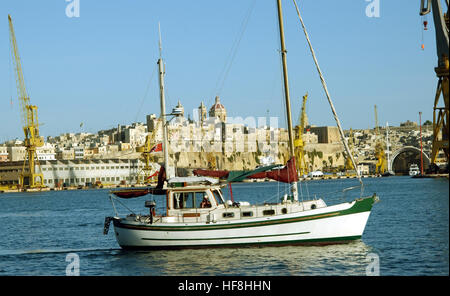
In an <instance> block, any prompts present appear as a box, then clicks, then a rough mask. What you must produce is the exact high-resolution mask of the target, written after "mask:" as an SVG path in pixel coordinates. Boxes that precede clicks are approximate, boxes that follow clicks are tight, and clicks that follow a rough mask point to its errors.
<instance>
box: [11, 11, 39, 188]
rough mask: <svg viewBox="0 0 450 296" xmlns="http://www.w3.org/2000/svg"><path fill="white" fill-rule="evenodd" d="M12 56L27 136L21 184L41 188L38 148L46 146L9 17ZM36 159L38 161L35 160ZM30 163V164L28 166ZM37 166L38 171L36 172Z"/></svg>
mask: <svg viewBox="0 0 450 296" xmlns="http://www.w3.org/2000/svg"><path fill="white" fill-rule="evenodd" d="M8 22H9V33H10V46H11V55H12V56H13V62H14V70H15V72H16V84H17V95H18V99H19V102H20V107H21V112H22V125H23V132H24V134H25V140H24V145H25V148H26V152H27V153H26V156H27V157H28V162H27V158H25V160H24V163H23V168H22V173H21V174H20V180H19V184H20V186H22V187H23V188H40V187H45V186H44V185H43V179H44V178H43V174H42V172H41V170H40V165H39V161H38V160H37V157H36V148H37V147H41V146H43V145H44V140H43V138H42V137H40V136H39V123H38V116H37V107H36V106H33V105H31V104H30V97H29V96H28V93H27V89H26V87H25V80H24V78H23V71H22V65H21V62H20V56H19V50H18V47H17V41H16V36H15V33H14V27H13V23H12V19H11V16H10V15H8ZM35 158H36V160H35ZM27 163H28V164H27ZM36 165H37V167H38V170H36Z"/></svg>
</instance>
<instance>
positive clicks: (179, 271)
mask: <svg viewBox="0 0 450 296" xmlns="http://www.w3.org/2000/svg"><path fill="white" fill-rule="evenodd" d="M448 182H449V181H448V179H445V178H440V179H412V178H410V177H388V178H370V179H364V185H365V190H364V191H365V194H367V195H370V194H373V193H374V192H376V194H377V195H378V196H379V197H380V202H379V203H377V204H375V205H374V208H373V211H372V214H371V216H370V218H369V221H368V223H367V226H366V229H365V232H364V235H363V238H362V240H359V241H355V242H352V243H349V244H342V245H328V246H287V247H250V248H224V249H200V250H160V251H125V250H121V249H120V247H119V246H118V245H117V242H116V240H115V238H114V235H113V233H112V231H110V233H109V234H108V235H106V236H104V235H103V222H104V217H105V216H112V215H113V210H112V207H111V203H110V202H109V199H108V190H106V189H105V190H102V189H100V190H73V191H48V192H40V193H39V192H38V193H3V194H0V233H1V236H0V275H56V276H65V275H66V269H67V267H68V264H70V262H71V261H70V260H66V259H68V258H72V257H70V256H76V257H77V258H78V260H79V261H78V262H79V273H80V275H85V276H89V275H130V276H131V275H156V276H159V275H178V276H185V275H194V276H195V275H220V276H223V275H235V276H256V275H258V276H260V275H267V276H278V275H305V276H309V275H314V276H317V275H319V276H322V275H323V276H328V275H338V276H341V275H349V276H354V275H355V276H364V275H366V274H367V271H368V270H369V272H371V271H373V270H374V269H373V268H371V267H370V266H371V263H372V266H373V263H377V265H378V266H379V274H380V275H382V276H391V275H394V276H397V275H426V276H428V275H447V276H448V275H449V247H448V246H449V228H448V224H449V183H448ZM357 184H358V182H357V180H355V179H340V180H315V181H308V182H306V183H303V184H302V185H301V187H300V188H299V189H300V191H301V193H302V196H303V198H304V199H306V198H307V196H309V198H314V197H323V198H324V199H325V201H326V202H327V203H329V204H331V203H333V202H339V201H341V202H342V200H344V199H345V200H350V199H351V198H352V194H353V197H355V195H356V196H359V190H356V191H352V192H353V193H352V194H349V193H347V194H346V196H343V194H342V190H343V189H344V188H347V187H350V186H355V185H357ZM232 189H233V196H234V198H235V200H238V201H249V202H260V203H261V202H263V201H266V200H268V199H269V197H273V196H275V198H276V197H277V196H278V195H281V196H282V193H283V191H284V190H285V189H286V186H285V185H281V184H278V183H275V182H267V183H240V184H233V188H232ZM224 192H225V193H226V194H228V188H224ZM329 195H331V196H333V198H331V199H330V198H329ZM146 198H148V197H142V198H138V199H135V200H130V201H128V202H127V206H129V207H130V208H131V209H132V210H134V211H136V212H137V213H139V212H141V213H144V212H146V209H145V208H144V207H143V204H144V200H145V199H146ZM155 200H156V202H157V203H158V205H159V207H158V210H161V208H162V206H163V200H162V199H161V198H160V197H156V198H155ZM120 212H121V213H124V214H125V213H126V211H125V210H123V209H120ZM69 254H72V255H69ZM73 254H75V255H73ZM68 255H69V256H68ZM212 258H213V260H212ZM374 258H376V259H374Z"/></svg>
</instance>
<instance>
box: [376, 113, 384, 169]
mask: <svg viewBox="0 0 450 296" xmlns="http://www.w3.org/2000/svg"><path fill="white" fill-rule="evenodd" d="M374 109H375V157H376V158H377V163H376V165H375V173H377V174H384V172H385V171H386V153H385V152H384V144H383V141H382V140H381V139H380V132H379V128H378V112H377V105H375V108H374Z"/></svg>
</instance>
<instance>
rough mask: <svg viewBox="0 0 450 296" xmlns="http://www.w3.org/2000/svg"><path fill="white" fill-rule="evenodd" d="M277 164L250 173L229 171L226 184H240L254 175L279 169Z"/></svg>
mask: <svg viewBox="0 0 450 296" xmlns="http://www.w3.org/2000/svg"><path fill="white" fill-rule="evenodd" d="M279 166H280V165H279V164H275V165H269V166H265V167H260V168H257V169H254V170H251V171H230V172H229V174H228V178H227V181H226V182H227V183H230V182H242V181H243V180H244V179H245V178H247V177H249V176H251V175H254V174H256V173H261V172H265V171H268V170H271V169H273V168H275V167H279Z"/></svg>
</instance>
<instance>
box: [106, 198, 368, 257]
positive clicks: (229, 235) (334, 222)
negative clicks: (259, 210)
mask: <svg viewBox="0 0 450 296" xmlns="http://www.w3.org/2000/svg"><path fill="white" fill-rule="evenodd" d="M375 198H376V197H370V198H365V199H360V200H356V201H353V202H351V203H344V204H340V205H336V206H330V207H326V208H322V209H316V210H309V211H303V212H299V213H292V214H287V215H283V216H281V215H278V216H272V217H267V218H263V219H246V220H235V221H226V222H222V221H221V222H217V223H176V224H175V223H164V224H162V223H161V224H152V225H143V224H138V223H129V222H128V221H123V220H122V219H120V218H114V219H113V224H114V232H115V235H116V239H117V242H118V243H119V245H120V246H121V247H122V248H125V249H129V248H140V249H142V248H156V249H171V248H201V247H236V246H257V245H295V244H334V243H342V242H348V241H352V240H357V239H360V238H361V237H362V234H363V232H364V228H365V225H366V223H367V220H368V218H369V215H370V211H371V208H372V204H373V203H374V202H375Z"/></svg>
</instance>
